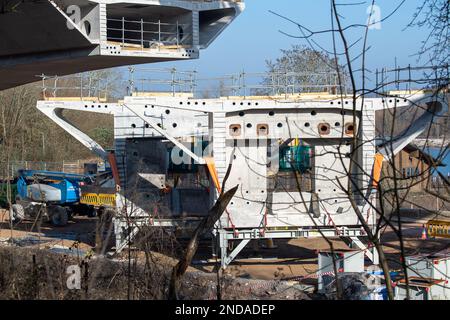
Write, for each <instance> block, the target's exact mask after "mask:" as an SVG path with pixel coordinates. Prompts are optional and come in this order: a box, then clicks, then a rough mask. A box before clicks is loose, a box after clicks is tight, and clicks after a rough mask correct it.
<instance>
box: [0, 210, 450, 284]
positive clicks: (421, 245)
mask: <svg viewBox="0 0 450 320" xmlns="http://www.w3.org/2000/svg"><path fill="white" fill-rule="evenodd" d="M429 218H430V217H429V215H419V216H418V215H413V214H410V215H408V216H407V217H406V218H404V219H402V220H404V221H403V237H404V246H405V253H406V255H411V254H417V253H433V252H437V251H440V250H443V249H446V248H448V247H449V246H450V239H427V240H422V239H421V234H422V227H423V224H424V223H425V222H426V220H427V219H429ZM96 221H97V218H89V217H85V216H75V217H74V219H73V221H70V222H69V224H68V225H67V226H65V227H54V226H51V225H50V224H47V223H43V224H41V225H40V226H36V224H35V221H30V220H24V221H22V222H21V223H20V224H17V225H15V226H14V228H13V230H11V226H10V223H9V219H8V214H7V211H6V210H2V211H0V243H1V242H2V241H3V242H5V241H6V240H7V239H10V238H11V237H12V238H14V239H16V241H17V243H18V244H19V245H20V246H34V247H36V246H38V247H39V248H41V249H50V250H53V251H57V249H65V248H66V249H67V248H70V249H73V252H76V253H77V254H80V255H84V254H86V253H88V252H90V251H91V249H92V248H93V247H94V245H95V229H96ZM37 230H39V232H38V231H37ZM331 241H332V242H333V245H334V248H335V249H348V246H347V245H346V244H345V243H344V242H343V241H342V240H340V239H339V238H332V239H331ZM252 242H255V241H252ZM252 242H250V243H249V244H248V245H247V247H246V248H245V249H244V250H243V251H242V252H241V253H240V254H239V255H238V257H237V258H236V259H235V260H234V261H233V263H232V264H231V265H230V266H229V267H228V268H227V271H226V272H227V273H228V274H230V275H233V276H235V277H243V278H247V279H260V280H274V279H277V280H281V279H286V278H292V277H310V276H311V278H313V276H312V275H314V274H315V273H316V272H317V251H318V250H328V249H329V245H328V243H327V242H326V241H325V240H324V239H322V238H309V239H306V238H299V239H277V240H275V241H274V244H275V248H266V243H265V241H263V240H260V241H258V243H256V242H255V243H252ZM382 242H383V245H384V248H385V252H386V254H387V256H388V258H389V264H390V266H391V268H392V269H400V267H401V265H400V260H401V259H400V243H399V241H398V238H397V237H396V236H395V235H394V233H393V232H392V231H390V230H385V231H384V232H382ZM186 243H187V241H186V240H184V241H183V240H181V241H180V246H181V247H183V246H184V245H185V244H186ZM211 253H212V250H211V241H208V240H204V241H202V242H201V243H200V246H199V249H198V251H197V255H196V256H195V257H194V260H193V264H192V266H191V268H190V270H191V271H193V270H199V271H204V272H213V270H214V268H215V267H216V266H217V261H216V260H215V259H214V258H213V257H212V255H211ZM167 258H169V259H174V260H175V261H176V257H167Z"/></svg>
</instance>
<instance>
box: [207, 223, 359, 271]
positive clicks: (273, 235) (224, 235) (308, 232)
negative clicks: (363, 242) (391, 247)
mask: <svg viewBox="0 0 450 320" xmlns="http://www.w3.org/2000/svg"><path fill="white" fill-rule="evenodd" d="M320 231H321V232H319V231H318V229H311V228H303V227H297V228H292V229H289V230H282V228H280V229H279V230H265V231H264V230H261V229H257V228H253V229H234V230H232V229H216V230H214V231H213V234H214V236H216V237H217V238H218V243H219V249H220V257H221V267H222V268H223V269H226V268H227V267H228V265H229V264H230V263H231V262H232V261H233V260H234V259H235V258H236V256H237V255H238V254H239V253H240V252H241V251H242V249H244V247H245V246H246V245H247V244H248V243H249V242H250V240H260V239H297V238H317V237H322V235H323V236H325V237H339V236H341V237H349V238H358V237H362V236H365V233H364V231H363V230H362V228H360V227H341V228H339V230H338V231H337V230H336V229H334V228H324V229H320ZM236 240H239V241H240V242H239V244H238V245H237V246H236V247H235V248H234V249H233V250H232V251H231V252H230V253H228V244H229V242H230V241H236Z"/></svg>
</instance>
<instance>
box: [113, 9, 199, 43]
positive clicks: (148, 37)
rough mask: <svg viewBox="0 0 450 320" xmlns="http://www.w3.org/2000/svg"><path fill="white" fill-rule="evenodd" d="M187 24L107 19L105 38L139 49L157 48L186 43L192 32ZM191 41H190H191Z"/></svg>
mask: <svg viewBox="0 0 450 320" xmlns="http://www.w3.org/2000/svg"><path fill="white" fill-rule="evenodd" d="M188 29H189V25H188V24H182V23H179V22H178V21H176V22H175V23H167V22H161V20H158V21H144V20H143V19H140V20H127V19H125V18H124V17H122V18H121V19H114V18H108V19H107V28H106V30H107V40H108V41H112V42H116V43H120V45H121V46H122V47H127V46H128V47H130V46H131V47H135V48H137V49H140V50H144V49H159V48H160V47H163V46H181V45H188V44H191V43H189V42H190V40H191V39H192V34H191V33H189V32H187V30H188ZM191 42H192V41H191Z"/></svg>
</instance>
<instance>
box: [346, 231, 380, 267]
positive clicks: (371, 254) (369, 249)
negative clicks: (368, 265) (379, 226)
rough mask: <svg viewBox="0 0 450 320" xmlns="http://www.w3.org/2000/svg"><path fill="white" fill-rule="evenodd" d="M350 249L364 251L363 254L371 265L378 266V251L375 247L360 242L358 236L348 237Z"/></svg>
mask: <svg viewBox="0 0 450 320" xmlns="http://www.w3.org/2000/svg"><path fill="white" fill-rule="evenodd" d="M346 242H347V243H349V245H350V247H352V248H353V247H355V246H356V247H358V248H359V249H361V250H364V254H365V255H366V257H367V258H369V260H370V261H372V263H373V264H375V265H377V264H379V258H378V251H377V249H376V248H375V246H371V245H370V244H365V243H363V242H362V241H361V239H360V238H359V237H358V236H352V237H348V241H346Z"/></svg>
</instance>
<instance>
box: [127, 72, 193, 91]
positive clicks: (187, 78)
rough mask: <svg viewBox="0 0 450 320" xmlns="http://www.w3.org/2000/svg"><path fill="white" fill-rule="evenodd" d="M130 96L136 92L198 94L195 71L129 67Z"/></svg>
mask: <svg viewBox="0 0 450 320" xmlns="http://www.w3.org/2000/svg"><path fill="white" fill-rule="evenodd" d="M128 71H129V80H128V82H129V87H128V89H129V94H132V93H135V92H155V91H156V92H170V93H171V94H172V95H175V94H176V93H191V94H195V92H196V85H197V84H196V82H197V81H196V75H197V73H196V72H195V71H179V70H177V69H176V68H169V69H155V68H138V69H136V68H134V67H129V68H128Z"/></svg>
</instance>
